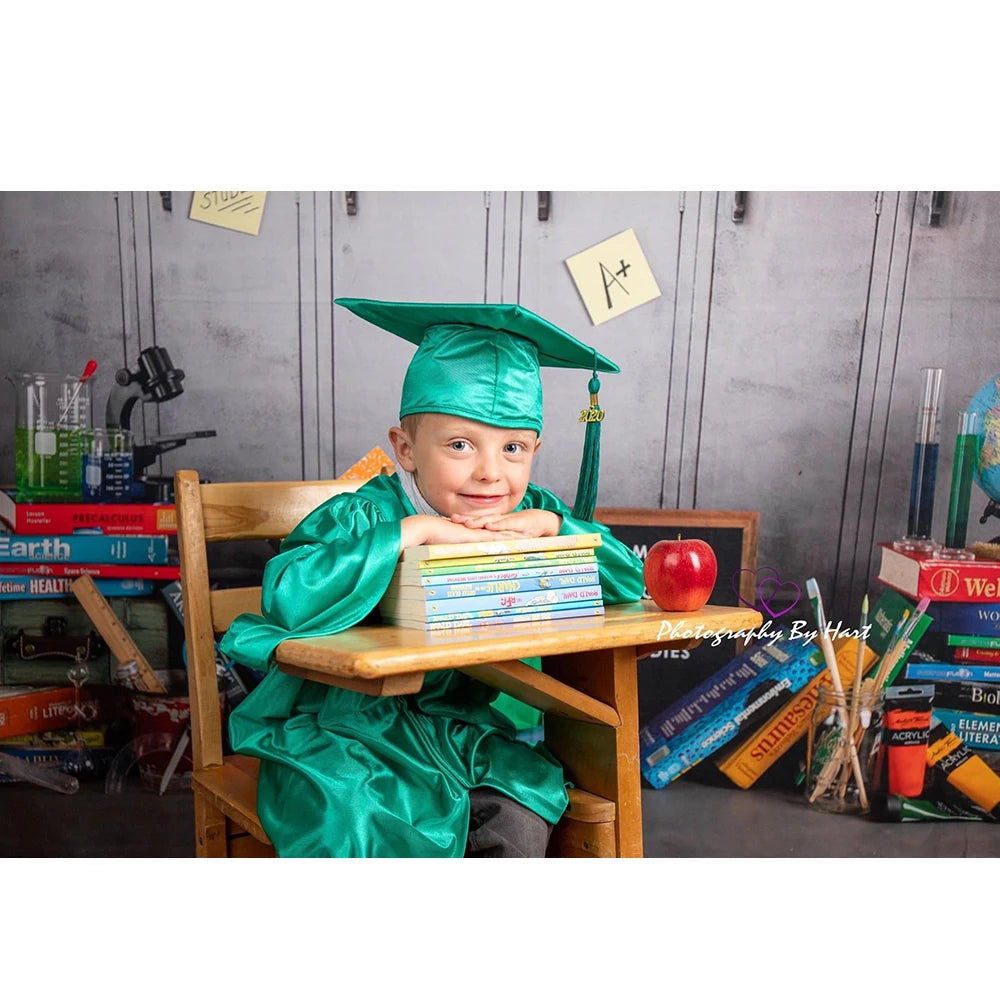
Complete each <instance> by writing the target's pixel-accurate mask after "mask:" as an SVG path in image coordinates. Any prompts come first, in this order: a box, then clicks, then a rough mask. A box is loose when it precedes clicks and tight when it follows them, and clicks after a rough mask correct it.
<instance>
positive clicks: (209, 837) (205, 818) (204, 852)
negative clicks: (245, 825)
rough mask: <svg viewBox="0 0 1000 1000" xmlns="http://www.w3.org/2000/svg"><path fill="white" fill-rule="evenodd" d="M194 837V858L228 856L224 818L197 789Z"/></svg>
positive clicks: (195, 792) (195, 795) (195, 791)
mask: <svg viewBox="0 0 1000 1000" xmlns="http://www.w3.org/2000/svg"><path fill="white" fill-rule="evenodd" d="M194 836H195V857H199V858H225V857H227V856H228V843H227V840H226V817H225V816H224V815H223V814H222V812H221V811H220V810H219V809H217V808H216V807H215V806H213V805H212V803H211V802H210V801H209V800H208V797H207V796H206V795H205V794H204V793H203V792H199V791H198V789H194Z"/></svg>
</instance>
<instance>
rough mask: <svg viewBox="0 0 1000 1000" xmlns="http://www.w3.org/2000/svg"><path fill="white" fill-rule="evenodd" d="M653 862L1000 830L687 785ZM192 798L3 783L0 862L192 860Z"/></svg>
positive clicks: (859, 849) (959, 839)
mask: <svg viewBox="0 0 1000 1000" xmlns="http://www.w3.org/2000/svg"><path fill="white" fill-rule="evenodd" d="M642 807H643V838H644V842H645V855H646V857H649V858H676V857H681V858H697V857H701V858H719V857H734V858H758V857H766V858H786V857H787V858H791V857H803V858H835V857H862V858H906V857H911V858H912V857H918V858H920V857H945V858H961V857H975V858H985V857H1000V825H997V824H992V823H978V822H939V823H901V824H882V823H875V822H873V821H871V820H869V819H866V818H864V817H853V816H830V815H827V814H825V813H820V812H817V811H815V810H813V809H812V808H810V807H809V806H808V805H806V803H805V802H804V801H803V800H802V797H801V796H799V795H798V794H794V793H791V792H787V791H783V790H765V789H751V790H748V791H744V790H742V789H736V788H725V787H717V786H714V785H705V784H699V783H698V782H696V781H690V780H683V779H682V780H680V781H676V782H674V783H673V784H672V785H669V786H668V787H667V788H664V789H660V790H655V789H651V788H643V792H642ZM191 828H192V811H191V798H190V794H189V793H187V792H185V791H183V790H180V789H178V790H177V791H170V792H168V793H167V794H165V795H163V796H159V795H157V794H155V792H147V791H143V790H141V789H140V788H138V787H134V788H130V789H128V790H126V791H124V792H122V793H121V794H118V795H108V794H105V792H104V788H103V784H102V783H100V782H98V783H96V784H94V783H87V784H84V785H82V786H81V788H80V791H79V792H78V793H77V794H76V795H72V796H65V795H59V794H57V793H54V792H50V791H46V790H45V789H41V788H35V787H32V786H27V785H10V784H8V785H0V857H8V858H9V857H36V858H37V857H50V858H51V857H59V858H185V857H191V856H192V855H193V841H192V835H191Z"/></svg>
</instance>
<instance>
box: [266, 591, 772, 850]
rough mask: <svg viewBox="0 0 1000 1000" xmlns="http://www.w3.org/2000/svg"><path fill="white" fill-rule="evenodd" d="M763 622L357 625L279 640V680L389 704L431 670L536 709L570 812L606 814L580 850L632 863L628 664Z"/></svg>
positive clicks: (603, 619) (635, 609)
mask: <svg viewBox="0 0 1000 1000" xmlns="http://www.w3.org/2000/svg"><path fill="white" fill-rule="evenodd" d="M761 622H762V617H761V615H760V614H759V613H758V612H756V611H754V610H752V609H750V608H728V607H717V606H712V605H706V606H705V607H704V608H702V609H701V610H700V611H691V612H686V613H677V612H674V613H667V612H664V611H661V610H660V609H659V608H657V607H656V605H655V604H653V603H652V602H651V601H638V602H636V603H634V604H618V605H612V606H609V607H608V608H607V610H606V614H604V615H602V616H600V617H597V618H579V619H563V620H561V621H556V622H547V623H533V624H520V625H517V624H511V625H508V624H504V625H490V626H486V627H482V628H475V629H473V628H463V629H453V630H447V631H442V632H424V631H422V630H420V629H415V628H400V627H398V626H392V625H358V626H355V627H354V628H350V629H347V630H346V631H344V632H340V633H338V634H336V635H330V636H322V637H320V638H314V639H286V640H285V641H284V642H283V643H281V644H280V645H279V646H278V648H277V650H276V652H275V660H276V662H277V665H278V667H279V669H281V670H284V671H285V672H286V673H290V674H294V675H296V676H299V677H305V678H308V679H309V680H314V681H320V682H322V683H326V684H331V683H333V684H337V685H338V686H341V687H350V688H352V689H355V690H360V691H364V692H366V693H369V694H376V695H386V696H391V695H400V694H412V693H413V692H415V691H419V690H420V687H421V684H422V683H423V675H424V674H425V673H426V672H427V671H429V670H445V669H460V670H462V671H463V672H464V673H467V674H469V675H470V676H472V677H475V678H477V679H479V680H482V681H484V682H486V683H488V684H490V685H491V686H493V687H496V688H499V689H500V690H502V691H506V692H507V693H508V694H511V695H513V696H514V697H516V698H520V699H521V700H522V701H525V702H527V703H528V704H531V705H534V706H535V707H536V708H540V709H542V710H543V711H544V712H545V744H546V746H547V747H548V748H549V749H550V750H551V751H552V753H553V754H555V756H556V757H557V758H558V759H559V760H560V761H561V762H562V764H563V767H564V769H565V772H566V777H567V779H568V780H569V781H571V782H572V783H573V784H574V786H576V788H577V789H578V790H580V791H578V793H577V794H576V796H575V800H574V802H573V804H572V805H571V809H576V810H577V811H578V812H579V810H580V809H583V810H587V809H588V808H589V809H591V810H592V811H593V814H594V816H595V817H598V816H599V814H600V813H601V812H602V809H606V818H607V822H605V823H603V824H600V823H598V824H596V825H595V827H594V829H596V828H597V827H599V826H604V827H605V828H606V829H607V831H608V834H607V838H606V839H607V842H606V843H605V844H604V845H603V849H601V846H602V845H601V844H597V848H595V849H592V848H593V847H594V845H593V844H590V845H588V849H586V850H581V851H580V853H583V854H597V855H598V856H603V855H604V854H607V855H610V856H616V857H623V858H640V857H642V805H641V796H640V772H639V714H638V698H637V695H638V683H637V676H636V662H637V661H638V659H639V658H641V657H643V656H646V655H648V654H649V653H650V652H652V651H653V650H656V649H688V648H691V647H692V646H696V645H698V643H699V642H700V641H702V640H701V639H699V638H698V635H699V633H698V631H697V630H698V627H699V626H700V628H701V632H700V635H702V636H704V635H705V633H706V632H709V633H712V634H714V633H721V634H722V636H723V638H728V637H729V634H730V633H733V632H737V631H739V630H741V629H752V628H756V627H757V626H759V625H760V624H761ZM534 656H540V657H541V658H542V671H541V672H539V671H537V670H533V669H532V668H531V667H529V666H527V665H526V664H524V663H521V662H520V660H521V658H523V657H534ZM664 669H669V667H667V666H665V667H664ZM587 793H589V795H588V794H587ZM597 797H599V798H597ZM609 803H611V804H612V805H609ZM590 836H591V840H592V841H594V842H595V843H596V841H597V840H599V839H600V837H599V835H595V834H591V835H590ZM563 846H564V847H566V846H567V845H563ZM569 847H570V850H569V851H568V852H567V853H574V851H573V850H572V845H569Z"/></svg>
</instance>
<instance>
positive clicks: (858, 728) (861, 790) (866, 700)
mask: <svg viewBox="0 0 1000 1000" xmlns="http://www.w3.org/2000/svg"><path fill="white" fill-rule="evenodd" d="M882 702H883V699H882V692H881V691H879V690H875V689H873V688H870V687H868V688H862V689H860V690H854V689H852V688H847V689H841V690H840V691H837V690H835V689H834V686H833V685H831V684H821V685H820V687H819V692H818V696H817V700H816V706H815V708H814V709H813V714H812V721H811V723H810V726H809V729H808V731H807V738H806V795H807V798H808V801H809V804H810V805H811V806H813V807H814V808H816V809H821V810H823V811H824V812H835V813H866V812H868V809H869V794H868V793H869V792H870V791H871V787H872V779H873V777H874V774H875V769H876V761H877V760H878V750H879V745H880V742H881V731H882V711H883V708H882ZM859 779H860V780H859Z"/></svg>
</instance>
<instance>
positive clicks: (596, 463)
mask: <svg viewBox="0 0 1000 1000" xmlns="http://www.w3.org/2000/svg"><path fill="white" fill-rule="evenodd" d="M588 388H589V390H590V406H589V407H588V408H587V409H586V410H581V411H580V420H581V421H582V422H583V423H585V424H586V425H587V426H586V429H585V430H584V435H583V457H582V458H581V460H580V479H579V482H578V483H577V484H576V503H575V504H574V505H573V510H572V512H571V513H572V515H573V517H577V518H579V519H580V520H582V521H591V520H593V517H594V510H595V509H596V507H597V481H598V477H599V474H600V465H601V421H602V420H603V419H604V410H602V409H601V407H600V404H599V403H598V401H597V394H598V393H599V392H600V391H601V381H600V379H599V378H598V377H597V359H596V352H595V359H594V374H593V376H592V378H591V379H590V385H589V386H588Z"/></svg>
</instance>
